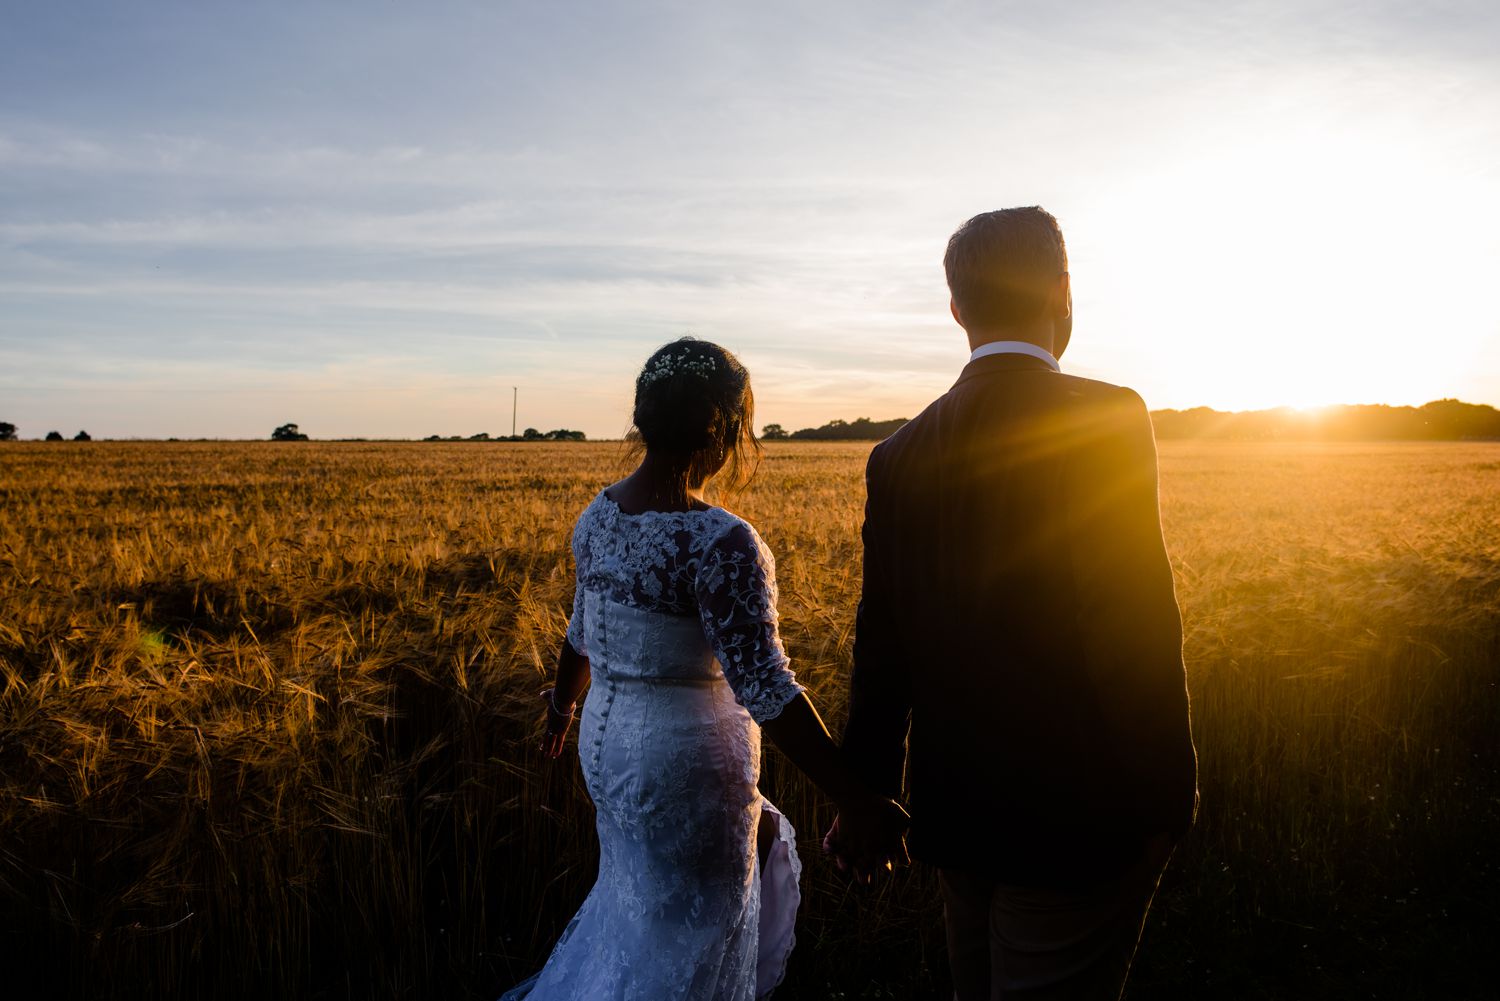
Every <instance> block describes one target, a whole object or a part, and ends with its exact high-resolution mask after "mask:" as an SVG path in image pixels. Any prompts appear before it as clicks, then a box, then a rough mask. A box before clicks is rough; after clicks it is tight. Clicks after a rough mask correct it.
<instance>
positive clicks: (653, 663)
mask: <svg viewBox="0 0 1500 1001" xmlns="http://www.w3.org/2000/svg"><path fill="white" fill-rule="evenodd" d="M573 558H574V561H575V563H576V564H577V579H578V584H577V590H576V592H575V594H574V603H573V616H572V619H571V620H570V622H569V624H568V642H569V643H570V644H571V645H572V646H573V648H574V649H575V650H576V651H578V653H580V654H582V655H583V656H585V657H588V658H589V661H590V665H591V669H592V670H593V671H594V672H595V673H596V675H597V676H599V677H602V678H610V679H625V678H633V679H640V680H648V679H651V680H658V681H663V682H672V681H679V682H690V681H695V680H696V681H712V680H715V679H717V678H718V677H719V676H720V674H721V672H722V677H723V678H724V679H725V680H726V681H727V682H728V683H729V686H730V688H731V689H733V691H734V695H735V699H736V700H737V701H738V702H739V703H740V704H741V705H742V706H744V707H745V709H747V710H748V711H749V713H750V715H751V716H752V717H753V718H754V719H755V721H756V722H758V723H763V722H765V721H766V720H768V719H771V718H773V717H775V716H776V715H778V714H779V713H780V712H781V709H782V707H783V706H785V705H786V704H787V703H788V702H790V701H791V700H792V699H793V698H795V697H796V695H797V693H799V692H801V691H802V690H803V689H802V686H801V685H799V684H797V680H796V677H795V676H794V675H793V673H792V671H791V669H790V667H789V663H790V662H789V660H788V658H787V655H786V652H785V650H784V649H783V648H782V645H781V637H780V634H779V632H778V629H777V616H776V597H777V595H776V564H775V560H774V559H773V558H772V556H771V552H770V550H769V549H768V548H767V547H766V545H765V543H764V542H763V541H762V540H761V538H760V535H759V534H758V533H757V532H756V531H755V529H754V528H753V527H751V525H750V524H749V522H747V521H745V520H744V519H742V518H739V517H737V516H735V515H733V514H730V513H729V512H728V511H725V510H724V509H722V508H717V507H711V508H707V509H702V510H694V511H648V512H645V513H642V514H626V513H624V512H623V511H621V510H620V508H619V505H617V504H616V503H615V502H614V500H612V499H611V498H610V497H609V495H608V494H606V493H604V492H602V491H601V492H600V493H599V495H598V496H597V497H595V498H594V501H593V503H591V504H590V505H589V506H588V507H587V508H586V509H584V512H583V514H582V515H580V516H579V519H578V524H577V526H576V527H575V528H574V530H573Z"/></svg>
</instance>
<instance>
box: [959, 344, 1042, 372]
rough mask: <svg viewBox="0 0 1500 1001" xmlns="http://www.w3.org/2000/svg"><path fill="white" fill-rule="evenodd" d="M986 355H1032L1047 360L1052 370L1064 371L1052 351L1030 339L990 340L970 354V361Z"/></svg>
mask: <svg viewBox="0 0 1500 1001" xmlns="http://www.w3.org/2000/svg"><path fill="white" fill-rule="evenodd" d="M986 355H1031V357H1033V358H1039V359H1041V360H1042V361H1044V362H1046V363H1047V365H1048V366H1049V367H1050V368H1051V369H1052V371H1054V372H1061V371H1062V367H1061V366H1060V365H1058V364H1057V359H1056V358H1054V357H1052V352H1050V351H1048V350H1047V349H1046V348H1044V347H1042V346H1041V345H1039V344H1032V343H1031V342H1030V341H990V342H989V343H987V344H981V345H979V347H977V348H975V349H974V353H973V354H971V355H969V361H978V360H979V359H980V358H983V357H985V356H986Z"/></svg>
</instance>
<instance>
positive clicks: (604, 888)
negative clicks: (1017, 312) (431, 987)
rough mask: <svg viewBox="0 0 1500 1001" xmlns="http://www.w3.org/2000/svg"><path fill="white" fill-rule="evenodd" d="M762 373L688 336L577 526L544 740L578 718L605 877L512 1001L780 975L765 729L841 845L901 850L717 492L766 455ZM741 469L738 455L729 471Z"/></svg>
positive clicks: (875, 856)
mask: <svg viewBox="0 0 1500 1001" xmlns="http://www.w3.org/2000/svg"><path fill="white" fill-rule="evenodd" d="M753 407H754V400H753V397H752V395H751V392H750V377H749V373H747V372H746V371H745V368H744V366H743V365H741V364H740V362H739V360H738V359H737V358H735V357H734V355H732V354H730V353H729V352H728V351H725V350H724V349H723V348H721V347H719V346H718V345H716V344H711V343H708V342H707V341H699V340H694V339H692V338H683V339H682V340H679V341H674V342H672V343H670V344H667V345H665V346H664V347H662V348H661V349H659V350H658V351H657V352H656V353H655V354H653V355H652V356H651V357H650V358H649V359H647V361H646V365H645V368H644V369H642V371H641V373H640V376H639V377H638V378H637V379H636V388H635V413H634V422H635V427H634V430H633V432H632V437H637V438H638V440H639V443H640V444H641V445H643V446H644V455H643V457H642V459H641V462H640V466H639V468H637V469H636V470H635V472H633V473H631V474H630V475H629V476H627V477H625V478H624V479H623V480H620V481H619V482H618V483H615V484H613V485H611V486H609V487H606V488H605V489H604V490H603V491H601V492H600V493H599V495H598V496H597V497H595V498H594V500H593V502H592V503H591V504H589V506H588V507H587V508H586V509H585V510H584V512H583V514H582V515H580V516H579V519H578V523H577V525H576V527H575V528H574V530H573V557H574V561H575V563H576V565H577V575H578V576H577V590H576V593H575V596H574V601H573V617H572V620H571V621H570V622H569V624H568V633H567V639H566V642H564V643H563V645H562V650H561V653H560V655H559V657H558V664H557V677H556V682H555V684H554V686H553V687H552V688H551V689H549V690H548V691H547V692H545V693H543V698H544V700H545V701H546V703H547V706H546V731H545V736H544V737H543V743H542V749H543V751H544V752H545V753H546V754H547V755H548V756H549V757H553V758H556V757H558V756H559V755H560V754H561V753H562V750H563V746H564V738H565V736H566V733H567V730H568V727H569V725H570V724H571V722H572V720H573V717H574V713H575V711H576V710H575V700H576V699H577V698H578V697H579V696H580V695H581V694H582V691H583V688H584V686H585V685H589V684H590V682H591V681H592V685H591V688H590V692H589V697H588V701H587V703H586V704H585V705H584V707H583V712H582V718H581V719H580V721H579V735H578V754H579V758H580V763H581V764H582V767H583V774H584V779H585V782H586V783H587V786H588V791H589V795H590V796H591V797H592V798H593V801H594V806H595V808H596V810H597V827H598V833H599V877H598V881H597V882H596V883H595V884H594V887H593V889H592V890H591V891H590V893H589V895H588V898H587V899H586V900H585V901H584V902H583V906H582V907H580V908H579V910H578V913H577V914H576V915H574V917H573V919H572V921H570V922H569V923H568V926H567V927H566V928H565V929H564V930H563V933H562V936H561V938H560V939H559V940H558V943H557V945H556V947H555V948H554V949H553V951H552V955H551V957H550V958H549V959H548V960H547V964H546V966H545V967H543V969H542V971H541V972H540V973H538V974H537V975H536V976H534V977H532V978H531V979H529V980H527V981H526V982H525V983H523V984H521V985H520V986H518V987H516V988H514V989H513V990H511V991H510V992H508V993H506V994H505V995H504V997H503V998H502V1001H519V999H521V998H526V999H528V1001H574V999H581V998H588V999H591V1001H593V999H601V1001H603V999H619V1001H625V999H641V1001H660V999H692V1001H700V999H701V1001H710V999H712V1001H751V999H753V998H757V997H763V996H765V995H766V994H769V993H770V991H771V990H772V988H774V987H775V986H776V985H777V984H778V983H779V982H780V981H781V978H782V976H783V974H784V972H785V969H786V960H787V956H788V955H789V954H790V952H791V948H792V923H793V919H794V918H795V916H796V909H797V903H798V901H799V899H800V898H799V894H798V889H797V877H798V874H799V872H800V869H801V865H800V863H799V861H798V859H797V853H796V846H795V842H794V836H795V832H794V831H793V830H792V826H791V824H790V823H788V822H787V820H786V818H785V817H783V816H782V815H781V814H780V813H779V812H777V810H776V809H775V807H773V806H772V805H771V804H770V803H769V802H767V801H766V800H765V799H764V798H763V797H762V796H761V795H760V793H759V791H758V790H757V789H756V781H757V779H758V778H759V775H760V735H761V732H762V730H764V732H765V733H766V734H767V735H768V736H770V737H771V739H772V740H773V741H775V743H776V746H777V747H778V748H780V749H781V751H782V752H783V753H784V754H785V755H786V756H787V757H788V758H789V759H790V760H791V761H792V763H793V764H795V765H796V766H797V767H798V768H800V769H801V770H802V771H803V772H805V773H806V774H807V776H808V777H809V778H810V779H811V780H812V781H813V782H814V783H815V784H816V785H817V786H818V787H819V788H821V789H822V790H823V792H824V793H826V794H827V795H828V796H829V797H830V798H832V799H833V800H834V801H835V803H836V804H837V805H838V809H839V817H840V820H839V826H840V843H841V847H840V850H841V853H842V854H844V855H846V856H848V857H851V858H859V859H864V860H865V861H866V862H870V861H873V860H883V859H885V858H888V857H890V856H892V855H896V854H900V853H901V849H900V847H899V846H900V838H901V833H902V831H903V830H904V829H905V827H906V820H907V818H906V814H905V812H904V811H902V809H901V807H900V806H898V805H897V804H896V803H895V802H893V801H891V800H889V799H883V798H881V797H878V796H876V795H874V794H873V793H870V792H868V791H866V790H865V789H864V788H863V787H862V786H861V785H859V783H858V782H857V781H856V780H855V779H854V778H852V777H851V775H850V773H849V772H848V771H847V770H846V769H845V767H844V765H843V763H842V761H841V759H840V758H839V755H838V751H837V748H836V747H835V746H834V744H833V741H832V740H831V739H830V738H829V736H828V731H827V730H826V729H825V728H824V726H823V722H822V720H821V719H820V718H819V717H818V713H817V710H816V709H814V708H813V705H812V702H811V701H809V699H808V697H807V693H806V690H805V689H804V688H803V687H802V686H801V685H799V684H798V683H797V680H796V678H795V676H794V675H793V674H792V671H791V669H790V667H789V665H788V659H787V655H786V653H785V652H784V651H783V650H782V646H781V640H780V637H779V636H778V634H777V629H776V571H775V564H774V562H773V560H772V558H771V553H770V551H769V550H768V549H767V548H766V545H765V543H764V542H762V541H761V539H760V536H759V535H758V534H756V531H755V529H754V528H752V527H751V526H750V524H749V523H748V522H746V521H745V520H743V519H742V518H739V517H736V516H735V515H733V514H730V513H729V512H728V511H726V510H724V509H723V508H720V507H714V506H711V505H709V504H708V503H706V502H705V501H704V500H703V490H704V487H705V485H706V484H707V483H708V481H709V480H710V479H711V478H713V477H714V476H716V475H721V474H722V479H723V480H727V481H728V485H729V487H730V488H731V489H732V488H734V487H738V486H742V485H743V483H744V481H745V480H746V479H748V475H747V473H748V469H747V460H748V459H749V457H750V456H751V455H753V454H755V453H758V451H759V445H758V443H757V442H756V440H755V435H754V432H753V430H752V429H751V420H752V417H753ZM726 467H727V468H726Z"/></svg>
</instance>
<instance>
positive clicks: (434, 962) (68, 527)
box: [0, 442, 1500, 999]
mask: <svg viewBox="0 0 1500 1001" xmlns="http://www.w3.org/2000/svg"><path fill="white" fill-rule="evenodd" d="M868 449H869V446H868V445H867V444H847V445H846V444H838V445H818V444H801V443H796V444H786V445H777V446H773V447H770V448H768V451H767V455H766V459H765V462H764V463H763V465H762V468H761V472H760V475H759V476H758V477H757V479H756V481H755V483H754V484H753V485H752V487H751V488H750V490H749V491H748V492H747V493H746V494H744V495H743V496H742V497H740V498H739V499H738V500H737V501H736V502H735V503H736V509H737V510H739V511H740V512H741V513H743V514H744V515H746V516H747V517H749V518H750V519H751V520H752V521H754V522H755V524H756V525H757V526H758V527H759V529H760V530H761V532H762V534H763V535H764V537H765V538H766V540H767V542H768V543H769V545H770V546H771V548H772V550H773V552H774V553H775V555H776V558H777V561H778V570H779V578H780V585H781V594H782V606H781V616H782V628H783V636H784V638H785V640H786V643H787V647H788V651H789V653H790V654H791V656H792V658H793V662H794V667H795V668H796V670H797V671H798V674H799V677H800V679H801V680H802V681H803V682H804V683H806V684H807V685H808V686H809V687H810V689H811V691H812V694H813V695H814V697H815V701H816V702H817V704H818V705H819V707H820V708H821V710H822V711H823V713H824V715H825V717H826V718H827V719H828V721H829V723H830V725H831V726H832V727H833V728H834V729H835V731H837V728H838V727H839V726H840V725H841V723H842V717H843V711H844V705H843V698H844V684H845V680H846V677H847V672H848V666H849V655H850V647H851V640H852V636H851V629H852V621H853V612H854V604H855V601H856V598H857V595H858V589H859V563H860V552H859V546H858V528H859V520H860V513H861V507H862V504H863V486H862V469H863V460H864V456H865V455H866V454H867V452H868ZM627 463H628V457H627V456H626V454H625V453H624V451H623V450H622V448H621V446H619V445H617V444H608V443H601V444H572V443H566V444H562V443H560V444H549V445H533V444H481V443H455V444H447V443H438V444H434V443H295V444H284V443H274V444H273V443H78V444H74V443H63V444H47V445H44V444H40V443H18V444H7V445H4V446H0V498H3V512H4V513H3V520H0V685H3V694H0V942H3V955H0V959H3V961H4V966H5V969H6V971H7V982H8V983H9V984H17V985H23V986H25V985H28V984H34V985H39V987H40V993H35V994H29V993H24V992H23V993H19V994H15V995H12V996H22V997H31V996H38V997H40V996H48V997H89V998H108V997H151V998H192V997H204V996H209V995H212V996H214V997H217V998H228V999H234V998H259V997H267V996H276V997H281V998H341V997H360V998H364V997H380V998H384V997H390V998H413V999H426V998H489V997H493V996H494V995H496V994H497V993H498V992H499V991H500V990H501V989H503V988H505V987H507V986H509V985H510V984H511V983H512V982H514V981H515V980H518V979H520V978H521V977H523V976H525V975H526V974H527V973H529V972H531V971H532V970H533V969H534V968H535V967H536V966H537V965H538V964H539V963H540V962H541V960H542V959H543V958H544V957H545V954H546V950H547V947H548V945H549V943H550V942H551V941H552V939H553V938H554V937H555V936H556V934H557V932H558V931H559V930H560V929H561V927H562V925H563V924H564V923H565V922H566V920H567V917H568V916H569V915H570V913H571V911H572V910H573V908H575V907H576V906H577V904H578V903H579V902H580V901H581V899H582V897H583V894H584V893H585V892H586V891H587V889H588V887H589V885H590V883H591V881H592V875H593V869H592V867H593V865H594V857H593V852H594V835H593V830H592V815H591V808H590V806H589V803H588V800H587V797H586V796H585V795H584V792H583V788H582V782H581V779H580V777H579V774H578V769H577V765H576V760H575V759H572V758H569V757H565V758H564V759H563V760H562V761H560V762H558V763H555V764H551V765H549V764H547V763H544V762H543V761H541V760H540V758H539V755H538V754H537V752H536V750H535V746H534V743H535V741H534V738H535V736H536V735H537V733H538V730H539V723H540V720H539V718H538V713H537V706H538V703H537V701H536V693H537V691H538V690H539V689H540V688H542V687H544V685H545V683H546V678H547V676H548V673H549V670H550V664H551V660H552V658H553V656H554V655H555V651H556V648H557V645H558V643H559V642H560V640H561V638H562V635H563V631H564V628H565V626H566V622H567V614H568V606H569V604H570V602H571V597H572V579H571V566H570V557H569V553H568V537H569V530H570V527H571V523H572V519H573V518H574V517H575V516H576V514H577V513H578V512H579V511H580V510H581V509H582V508H583V506H584V505H585V504H586V503H587V502H588V501H589V499H590V498H591V497H592V496H593V495H594V493H595V492H596V491H597V490H598V489H599V488H600V487H602V486H603V485H605V484H607V483H608V482H610V481H611V480H612V479H614V478H616V477H617V476H618V475H620V474H621V473H623V472H625V471H626V470H627V469H628V465H627ZM1161 484H1162V511H1163V521H1164V527H1165V530H1166V536H1167V542H1168V547H1169V549H1170V551H1171V554H1172V559H1173V564H1174V567H1175V570H1176V574H1177V583H1178V593H1179V598H1180V600H1181V603H1182V607H1183V614H1184V622H1185V627H1186V654H1187V665H1188V678H1189V688H1190V691H1191V693H1192V698H1193V712H1194V731H1195V735H1196V738H1197V743H1198V748H1199V753H1200V759H1201V787H1202V810H1201V814H1200V818H1199V822H1198V824H1197V826H1196V827H1195V829H1194V830H1193V831H1192V833H1191V834H1190V835H1189V836H1188V838H1187V840H1186V841H1185V842H1184V843H1183V844H1182V846H1181V847H1180V848H1179V850H1178V852H1177V855H1176V857H1175V858H1174V860H1173V862H1172V865H1171V866H1170V868H1169V870H1168V873H1167V876H1166V878H1165V880H1164V882H1163V886H1162V890H1161V893H1160V894H1159V896H1158V898H1157V904H1156V906H1155V908H1154V910H1153V912H1152V915H1151V918H1150V920H1149V921H1148V924H1147V930H1146V935H1145V939H1144V942H1143V947H1142V952H1141V955H1140V957H1139V959H1138V960H1137V967H1136V972H1135V974H1134V975H1133V979H1132V984H1131V987H1130V989H1129V991H1128V994H1127V996H1128V997H1130V998H1133V999H1148V998H1167V997H1195V998H1201V997H1213V998H1247V999H1248V998H1276V999H1302V998H1369V997H1379V998H1385V997H1390V998H1443V999H1450V998H1456V999H1465V998H1494V997H1496V996H1497V993H1496V991H1497V988H1496V987H1495V985H1496V984H1497V983H1500V962H1497V959H1496V956H1495V952H1496V950H1495V948H1494V946H1495V942H1496V941H1497V940H1500V938H1497V936H1500V918H1497V906H1500V905H1497V901H1500V868H1497V859H1496V844H1497V838H1500V771H1497V769H1500V738H1497V731H1500V444H1486V443H1476V444H1435V445H1434V444H1428V445H1316V444H1260V443H1252V444H1225V443H1216V444H1209V443H1192V442H1167V443H1164V444H1163V445H1162V449H1161ZM941 667H942V665H932V669H934V670H936V669H941ZM982 766H983V765H982V763H976V767H982ZM765 773H766V778H765V783H764V784H765V788H766V791H767V793H768V794H769V795H770V796H771V797H772V798H773V799H775V800H776V801H777V802H778V804H779V805H780V806H781V807H782V809H783V810H785V811H786V812H787V814H788V815H789V816H790V817H791V818H792V820H793V821H794V822H795V823H796V824H797V825H798V828H799V831H800V833H801V835H802V854H803V856H804V859H805V860H806V862H807V869H806V874H805V877H804V885H803V893H804V905H803V912H802V915H801V917H800V923H799V929H798V943H799V944H798V947H797V950H796V952H795V953H794V956H793V960H792V966H791V970H790V973H789V977H788V981H787V983H786V985H785V986H784V988H783V989H782V990H781V991H780V992H778V995H777V996H778V998H781V999H785V998H926V997H941V996H943V992H944V991H945V990H946V974H945V971H944V965H943V964H944V958H943V951H942V928H941V911H940V908H939V906H938V904H937V902H936V894H935V890H934V881H933V879H932V875H931V873H930V872H928V871H926V870H925V869H923V868H922V867H920V866H919V867H917V868H915V869H912V870H909V871H905V872H900V873H898V874H896V876H895V877H893V878H892V879H890V880H888V881H886V882H885V883H884V884H882V885H881V886H879V887H878V888H876V889H874V890H872V891H864V890H855V889H853V888H851V887H849V886H847V885H846V884H845V883H844V882H843V881H842V880H841V879H840V878H839V877H838V876H837V875H836V874H834V873H833V872H832V871H831V869H830V867H829V866H828V865H827V864H826V863H825V862H824V861H823V859H822V858H821V857H820V854H819V852H818V849H817V847H816V846H817V841H818V838H819V835H820V833H821V830H822V829H823V827H824V826H825V825H826V824H827V822H828V820H829V819H830V816H829V808H828V804H827V803H825V802H823V801H822V800H821V798H820V797H819V796H818V794H817V793H816V791H815V790H812V789H810V788H809V787H808V786H807V784H806V783H805V782H803V781H802V780H801V779H800V777H799V776H798V775H797V774H796V773H794V772H793V771H791V770H790V769H789V767H788V766H786V764H785V763H784V762H783V761H781V760H780V759H779V758H778V757H777V756H776V754H775V752H774V751H769V752H768V754H767V761H766V768H765Z"/></svg>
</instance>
